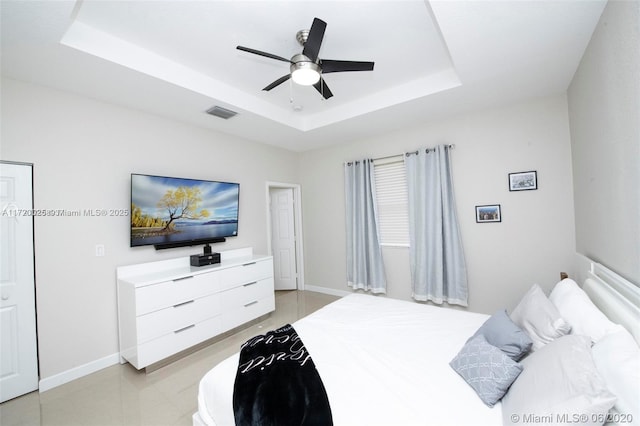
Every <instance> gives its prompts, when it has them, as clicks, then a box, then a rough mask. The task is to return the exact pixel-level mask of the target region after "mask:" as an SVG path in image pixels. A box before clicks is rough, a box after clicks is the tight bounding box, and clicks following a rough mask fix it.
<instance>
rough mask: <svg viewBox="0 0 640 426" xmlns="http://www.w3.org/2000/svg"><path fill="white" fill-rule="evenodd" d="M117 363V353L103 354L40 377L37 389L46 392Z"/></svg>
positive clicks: (118, 355) (118, 358)
mask: <svg viewBox="0 0 640 426" xmlns="http://www.w3.org/2000/svg"><path fill="white" fill-rule="evenodd" d="M119 363H120V354H119V353H115V354H112V355H108V356H105V357H104V358H100V359H97V360H95V361H91V362H89V363H87V364H84V365H80V366H78V367H75V368H72V369H70V370H67V371H63V372H62V373H58V374H55V375H53V376H51V377H46V378H44V379H41V380H40V383H39V390H40V392H46V391H48V390H50V389H53V388H55V387H58V386H60V385H64V384H65V383H69V382H71V381H73V380H76V379H79V378H81V377H84V376H87V375H89V374H91V373H95V372H96V371H100V370H102V369H103V368H107V367H111V366H112V365H116V364H119Z"/></svg>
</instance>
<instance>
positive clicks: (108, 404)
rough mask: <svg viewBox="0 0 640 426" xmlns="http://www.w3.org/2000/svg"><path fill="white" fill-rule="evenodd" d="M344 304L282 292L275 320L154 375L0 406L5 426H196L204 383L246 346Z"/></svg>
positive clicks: (111, 377) (112, 379) (131, 375)
mask: <svg viewBox="0 0 640 426" xmlns="http://www.w3.org/2000/svg"><path fill="white" fill-rule="evenodd" d="M336 299H338V297H335V296H329V295H326V294H321V293H313V292H308V291H284V292H282V291H279V292H276V310H275V312H273V313H272V314H271V315H270V317H269V318H267V319H265V320H264V321H262V322H259V323H257V324H254V325H252V326H251V327H249V328H247V329H244V330H241V331H239V332H238V333H236V334H233V335H231V336H229V337H227V338H225V339H223V340H221V341H219V342H216V343H214V344H212V345H210V346H207V347H205V348H204V349H201V350H199V351H197V352H194V353H192V354H190V355H188V356H186V357H184V358H181V359H178V360H177V361H175V362H173V363H171V364H168V365H166V366H164V367H162V368H160V369H158V370H156V371H153V372H151V373H145V372H141V371H137V370H136V369H135V368H133V367H132V366H131V365H129V364H124V365H114V366H111V367H109V368H105V369H104V370H101V371H98V372H96V373H93V374H91V375H88V376H85V377H82V378H80V379H78V380H74V381H73V382H70V383H67V384H64V385H62V386H58V387H56V388H54V389H51V390H49V391H46V392H43V393H40V392H32V393H30V394H27V395H24V396H21V397H19V398H16V399H13V400H11V401H7V402H5V403H3V404H0V424H1V425H2V426H13V425H29V426H31V425H60V426H73V425H96V426H111V425H153V426H156V425H158V426H160V425H191V416H192V415H193V413H195V412H196V410H197V394H198V383H199V382H200V379H201V378H202V376H204V374H205V373H206V372H207V371H209V370H210V369H211V368H212V367H213V366H215V365H216V364H218V363H219V362H220V361H222V360H223V359H225V358H227V357H228V356H230V355H231V354H233V353H234V352H237V351H238V350H239V346H240V344H241V343H243V342H244V341H246V340H247V339H248V338H250V337H252V336H255V335H256V334H263V333H265V332H266V331H268V330H272V329H275V328H277V327H280V326H282V325H284V324H287V323H292V322H294V321H296V320H297V319H299V318H302V317H304V316H306V315H308V314H310V313H312V312H314V311H316V310H317V309H319V308H321V307H323V306H324V305H326V304H328V303H331V302H333V301H334V300H336Z"/></svg>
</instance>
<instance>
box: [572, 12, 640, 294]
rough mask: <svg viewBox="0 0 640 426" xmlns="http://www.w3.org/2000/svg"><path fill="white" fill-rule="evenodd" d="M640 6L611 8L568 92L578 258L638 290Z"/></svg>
mask: <svg viewBox="0 0 640 426" xmlns="http://www.w3.org/2000/svg"><path fill="white" fill-rule="evenodd" d="M638 46H640V2H637V1H609V2H608V3H607V6H606V8H605V10H604V12H603V13H602V16H601V18H600V22H599V23H598V26H597V27H596V30H595V31H594V33H593V36H592V38H591V41H590V43H589V46H588V47H587V50H586V52H585V54H584V56H583V58H582V61H581V63H580V66H579V68H578V71H577V72H576V74H575V76H574V78H573V81H572V83H571V86H570V87H569V90H568V99H569V116H570V121H571V145H572V146H571V148H572V152H573V172H574V177H573V178H574V181H575V187H574V197H575V206H576V248H577V251H578V252H580V253H582V254H584V255H586V256H587V257H590V258H592V259H595V260H597V261H599V262H601V263H603V264H605V265H607V266H608V267H609V268H611V269H613V270H615V271H617V272H618V273H619V274H621V275H623V276H625V277H626V278H627V279H629V280H631V281H633V282H635V283H636V284H637V285H640V48H639V47H638Z"/></svg>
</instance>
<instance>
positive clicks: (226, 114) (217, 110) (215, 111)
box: [207, 106, 237, 120]
mask: <svg viewBox="0 0 640 426" xmlns="http://www.w3.org/2000/svg"><path fill="white" fill-rule="evenodd" d="M207 114H211V115H215V116H216V117H220V118H223V119H225V120H227V119H229V118H231V117H233V116H234V115H236V114H237V112H235V111H231V110H230V109H226V108H222V107H219V106H214V107H212V108H209V109H208V110H207Z"/></svg>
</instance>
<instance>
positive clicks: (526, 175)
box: [509, 171, 538, 191]
mask: <svg viewBox="0 0 640 426" xmlns="http://www.w3.org/2000/svg"><path fill="white" fill-rule="evenodd" d="M532 189H538V173H537V172H535V171H531V172H518V173H509V191H531V190H532Z"/></svg>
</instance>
